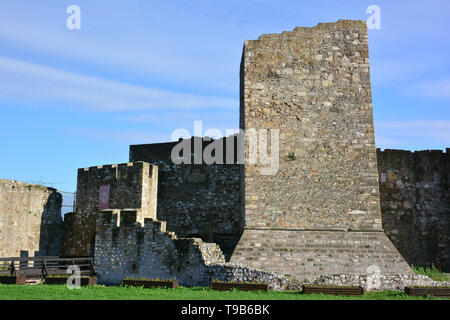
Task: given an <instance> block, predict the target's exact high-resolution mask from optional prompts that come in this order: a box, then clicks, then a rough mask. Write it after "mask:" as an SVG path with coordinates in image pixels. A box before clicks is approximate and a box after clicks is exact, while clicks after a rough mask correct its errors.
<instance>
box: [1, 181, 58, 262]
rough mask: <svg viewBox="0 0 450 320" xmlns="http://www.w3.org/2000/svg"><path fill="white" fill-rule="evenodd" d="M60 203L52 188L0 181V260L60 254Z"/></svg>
mask: <svg viewBox="0 0 450 320" xmlns="http://www.w3.org/2000/svg"><path fill="white" fill-rule="evenodd" d="M61 204H62V197H61V194H60V193H58V192H57V191H56V190H55V189H53V188H47V187H44V186H40V185H35V184H29V183H24V182H19V181H14V180H3V179H0V257H19V256H20V255H21V251H26V252H27V254H26V255H28V256H30V257H31V256H35V255H53V256H55V255H59V253H60V241H61V223H62V219H61Z"/></svg>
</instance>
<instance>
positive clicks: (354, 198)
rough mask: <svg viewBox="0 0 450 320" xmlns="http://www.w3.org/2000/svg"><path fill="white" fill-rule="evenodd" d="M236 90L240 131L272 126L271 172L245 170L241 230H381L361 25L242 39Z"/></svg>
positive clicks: (338, 24)
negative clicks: (274, 159)
mask: <svg viewBox="0 0 450 320" xmlns="http://www.w3.org/2000/svg"><path fill="white" fill-rule="evenodd" d="M318 57H320V59H319V58H318ZM241 87H242V91H241V128H242V129H245V130H248V129H250V128H256V129H259V128H276V129H280V143H279V145H280V168H279V171H278V172H277V173H276V174H275V175H261V174H260V170H259V169H260V167H261V165H254V166H252V165H246V166H245V200H246V201H245V223H246V227H271V228H308V229H314V228H323V229H337V230H339V229H353V230H360V229H372V230H381V219H380V218H381V214H380V203H379V192H378V172H377V165H376V152H375V143H374V129H373V120H372V96H371V87H370V78H369V60H368V41H367V30H366V25H365V23H364V22H363V21H348V20H345V21H344V20H340V21H339V22H336V23H320V24H319V25H318V26H316V27H313V28H295V29H294V30H293V31H292V32H283V33H282V34H267V35H262V36H261V37H259V39H258V40H247V41H245V45H244V52H243V55H242V62H241ZM289 154H294V155H295V157H289ZM246 155H247V156H248V143H247V144H246ZM254 196H257V197H258V200H255V201H252V200H251V199H252V197H254Z"/></svg>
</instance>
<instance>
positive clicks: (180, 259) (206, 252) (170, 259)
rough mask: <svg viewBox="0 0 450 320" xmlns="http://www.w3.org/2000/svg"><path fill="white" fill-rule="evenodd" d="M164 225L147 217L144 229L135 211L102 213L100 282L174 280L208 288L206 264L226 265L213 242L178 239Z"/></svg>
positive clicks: (98, 249)
mask: <svg viewBox="0 0 450 320" xmlns="http://www.w3.org/2000/svg"><path fill="white" fill-rule="evenodd" d="M165 227H166V226H165V222H161V221H157V220H153V219H149V218H145V220H144V224H143V226H141V224H140V223H139V222H137V220H136V212H135V211H134V212H133V211H128V212H124V211H123V210H121V211H120V223H119V222H118V215H117V213H115V212H113V211H107V210H105V211H102V212H101V213H99V216H98V220H97V234H96V237H95V261H96V263H97V266H98V267H97V272H98V282H99V283H102V284H119V283H120V281H121V280H122V279H126V278H127V277H133V278H141V277H143V278H150V279H156V278H158V279H164V280H169V279H174V280H178V282H179V283H180V285H183V286H198V285H207V284H208V278H207V273H206V270H207V267H206V266H207V265H209V264H211V263H218V262H225V260H224V257H223V254H222V252H221V251H220V249H219V247H218V246H217V245H216V244H214V243H205V242H203V241H202V240H201V239H199V238H177V237H176V235H175V234H174V233H173V232H166V230H165Z"/></svg>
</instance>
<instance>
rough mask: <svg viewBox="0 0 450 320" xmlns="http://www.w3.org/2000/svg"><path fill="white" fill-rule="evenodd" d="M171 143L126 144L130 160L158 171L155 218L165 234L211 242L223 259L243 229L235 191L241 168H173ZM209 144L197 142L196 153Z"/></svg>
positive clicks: (179, 166)
mask: <svg viewBox="0 0 450 320" xmlns="http://www.w3.org/2000/svg"><path fill="white" fill-rule="evenodd" d="M194 139H200V138H198V137H195V138H193V139H191V143H192V144H193V143H194ZM221 140H223V139H221ZM177 143H178V142H168V143H154V144H144V145H132V146H130V161H146V162H149V163H154V164H156V165H157V166H158V169H159V176H158V210H157V218H158V220H163V221H166V223H167V229H168V230H170V231H173V232H176V234H177V235H178V236H179V237H199V238H201V239H203V240H204V241H206V242H215V243H217V244H218V245H219V246H220V248H221V249H222V251H223V252H224V254H225V257H226V259H229V257H230V256H231V253H232V252H233V250H234V248H235V246H236V244H237V241H238V240H239V236H240V234H241V233H242V229H243V226H244V221H243V220H244V219H243V216H242V214H241V208H240V207H241V194H240V191H239V190H240V187H241V186H240V184H241V183H240V179H239V171H240V167H241V166H242V165H240V164H237V163H232V164H211V165H206V164H180V165H175V164H174V163H173V162H172V160H171V151H172V148H173V147H174V146H175V145H176V144H177ZM209 143H210V142H209V141H202V142H201V144H202V150H201V151H203V149H204V148H205V147H206V146H208V144H209ZM235 145H237V144H235ZM192 150H194V147H193V146H192ZM224 150H226V146H225V144H224ZM225 157H226V155H225ZM224 163H225V161H224Z"/></svg>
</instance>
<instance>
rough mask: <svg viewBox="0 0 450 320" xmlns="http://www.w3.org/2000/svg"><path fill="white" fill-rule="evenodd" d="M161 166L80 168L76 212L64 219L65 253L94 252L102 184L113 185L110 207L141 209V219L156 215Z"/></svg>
mask: <svg viewBox="0 0 450 320" xmlns="http://www.w3.org/2000/svg"><path fill="white" fill-rule="evenodd" d="M157 181H158V168H157V167H156V166H154V165H151V164H148V163H145V162H131V163H122V164H113V165H104V166H98V167H90V168H81V169H78V180H77V201H76V203H77V206H76V212H75V213H72V214H67V215H66V217H65V219H64V220H65V221H64V229H65V234H64V237H63V255H65V256H89V255H92V253H93V252H92V250H93V246H94V237H95V225H96V220H97V213H98V211H99V190H100V186H105V185H109V186H110V194H109V201H108V203H109V206H108V207H109V208H112V209H128V208H134V209H138V213H139V216H138V220H139V221H141V222H143V221H144V218H156V193H157Z"/></svg>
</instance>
